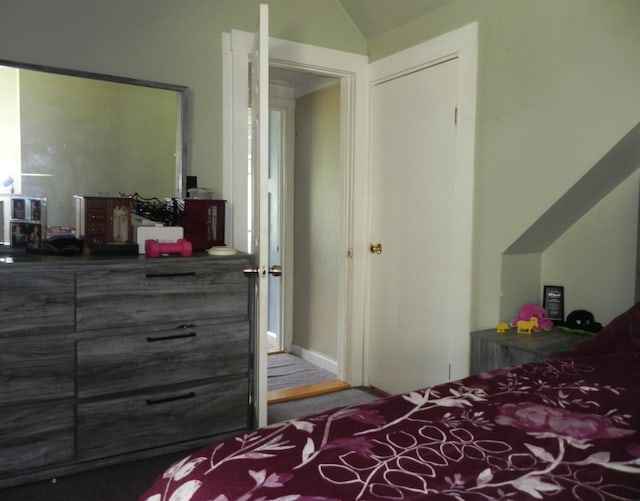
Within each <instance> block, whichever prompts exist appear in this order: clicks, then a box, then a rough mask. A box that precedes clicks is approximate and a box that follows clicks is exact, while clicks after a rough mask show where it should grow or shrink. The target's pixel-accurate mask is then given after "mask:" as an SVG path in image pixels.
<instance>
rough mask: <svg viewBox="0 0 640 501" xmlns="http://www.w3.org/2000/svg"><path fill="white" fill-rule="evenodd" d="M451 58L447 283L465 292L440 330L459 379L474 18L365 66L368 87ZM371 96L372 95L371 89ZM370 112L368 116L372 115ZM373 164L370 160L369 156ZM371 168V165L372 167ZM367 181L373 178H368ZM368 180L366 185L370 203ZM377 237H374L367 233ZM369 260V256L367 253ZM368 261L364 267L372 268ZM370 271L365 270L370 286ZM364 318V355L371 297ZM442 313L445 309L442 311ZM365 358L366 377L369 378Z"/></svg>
mask: <svg viewBox="0 0 640 501" xmlns="http://www.w3.org/2000/svg"><path fill="white" fill-rule="evenodd" d="M452 57H456V58H457V59H458V86H457V126H456V141H455V176H456V177H455V185H456V186H455V195H454V200H453V201H452V207H453V208H454V209H453V210H454V214H453V219H454V220H455V222H456V224H454V225H453V229H452V241H453V242H454V245H453V246H452V249H451V258H452V259H453V260H454V261H455V263H456V267H455V268H454V269H453V270H452V276H451V281H452V283H454V284H456V286H457V287H456V290H460V291H463V292H462V293H461V294H460V295H459V296H456V297H455V298H451V299H450V301H451V303H452V304H453V303H454V302H455V308H453V307H452V308H450V311H449V312H446V314H447V315H448V316H449V319H448V320H449V322H448V325H451V326H453V332H447V333H442V334H443V335H447V336H450V337H451V343H450V352H449V354H448V355H449V361H450V364H451V369H450V371H449V372H450V374H449V379H450V380H453V379H460V378H462V377H466V376H468V375H469V353H470V338H469V335H470V327H471V309H472V303H471V297H472V295H471V288H472V257H473V248H472V245H473V241H472V240H473V239H472V237H473V220H472V219H473V194H474V170H475V129H476V92H477V83H476V82H477V63H478V23H477V22H473V23H470V24H467V25H465V26H462V27H461V28H458V29H455V30H453V31H450V32H448V33H445V34H443V35H440V36H438V37H435V38H433V39H431V40H427V41H425V42H423V43H420V44H418V45H415V46H413V47H410V48H408V49H405V50H402V51H399V52H396V53H394V54H391V55H390V56H387V57H385V58H382V59H380V60H378V61H375V62H373V63H371V64H370V65H369V78H370V83H369V88H371V87H372V86H373V85H376V84H377V83H379V82H384V81H388V80H390V79H393V78H398V77H401V76H403V75H407V74H409V73H412V72H414V71H418V70H420V69H422V68H426V67H428V66H431V65H434V64H437V63H438V62H441V61H445V60H447V59H450V58H452ZM369 95H370V96H372V95H373V94H372V93H371V92H370V93H369ZM370 116H371V115H370ZM370 162H371V159H370ZM372 168H373V166H372V165H371V166H370V170H371V169H372ZM369 180H370V181H371V180H372V179H371V177H370V178H369ZM372 189H373V186H372V184H369V190H370V194H369V197H368V198H369V200H370V201H371V203H376V202H377V201H375V200H371V198H372V196H371V190H372ZM370 238H371V239H373V240H368V241H370V242H374V241H376V240H375V238H376V236H375V235H370ZM369 258H371V255H369ZM370 263H371V261H370V259H368V260H367V270H370ZM369 279H370V275H369V274H367V287H366V290H367V291H368V290H369ZM366 305H367V306H366V312H365V314H366V321H365V332H366V333H367V334H366V336H365V343H366V344H365V349H364V353H365V357H366V354H367V353H368V343H369V333H370V330H369V298H368V297H367V299H366ZM443 313H445V312H443ZM366 365H367V364H366V362H365V374H366V376H365V381H367V380H368V373H367V367H366Z"/></svg>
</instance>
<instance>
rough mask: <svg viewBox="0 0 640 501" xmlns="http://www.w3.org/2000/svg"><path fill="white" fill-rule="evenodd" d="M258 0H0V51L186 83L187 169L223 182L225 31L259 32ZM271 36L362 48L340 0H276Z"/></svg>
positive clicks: (213, 183)
mask: <svg viewBox="0 0 640 501" xmlns="http://www.w3.org/2000/svg"><path fill="white" fill-rule="evenodd" d="M260 3H261V2H260V1H258V0H108V1H105V0H56V1H55V2H52V1H50V0H2V2H1V3H0V59H8V60H15V61H21V62H28V63H35V64H43V65H48V66H58V67H63V68H70V69H76V70H85V71H92V72H98V73H110V74H114V75H120V76H126V77H132V78H139V79H144V80H153V81H158V82H165V83H170V84H176V85H185V86H188V87H189V88H190V89H191V103H190V108H191V109H190V130H191V138H190V139H191V144H190V151H191V158H190V160H191V166H192V168H191V171H192V172H191V173H192V174H195V175H197V176H198V178H199V185H200V186H206V187H209V188H213V189H214V191H217V192H218V193H220V192H221V190H222V167H221V164H222V33H223V32H230V31H231V30H232V29H239V30H244V31H255V30H256V27H257V19H258V6H259V4H260ZM263 3H268V4H269V10H270V13H269V17H270V32H271V36H274V37H277V38H284V39H289V40H294V41H297V42H303V43H309V44H314V45H320V46H325V47H331V48H336V49H342V50H346V51H350V52H357V53H360V54H364V53H365V52H366V43H365V40H364V38H363V37H362V36H361V35H360V33H359V32H358V31H357V30H356V28H355V27H354V25H353V23H352V21H351V19H350V18H349V17H348V16H347V14H346V12H345V11H344V9H343V8H342V6H341V5H340V4H339V3H338V2H337V0H323V1H317V0H272V1H269V2H263Z"/></svg>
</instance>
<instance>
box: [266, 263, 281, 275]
mask: <svg viewBox="0 0 640 501" xmlns="http://www.w3.org/2000/svg"><path fill="white" fill-rule="evenodd" d="M269 273H270V274H271V275H273V276H274V277H279V276H280V275H282V266H280V265H278V264H274V265H273V266H272V267H271V268H269Z"/></svg>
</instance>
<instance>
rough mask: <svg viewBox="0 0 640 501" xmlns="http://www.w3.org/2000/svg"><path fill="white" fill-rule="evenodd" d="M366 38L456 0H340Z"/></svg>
mask: <svg viewBox="0 0 640 501" xmlns="http://www.w3.org/2000/svg"><path fill="white" fill-rule="evenodd" d="M338 1H339V2H340V3H341V4H342V6H343V7H344V9H345V10H346V11H347V14H349V16H350V17H351V19H353V22H354V24H355V25H356V27H357V28H358V30H359V31H360V33H362V36H364V38H365V39H367V40H369V39H371V38H374V37H376V36H378V35H380V34H381V33H384V32H385V31H389V30H392V29H394V28H397V27H398V26H402V25H403V24H405V23H407V22H408V21H411V20H412V19H414V18H416V17H420V16H423V15H424V14H427V13H428V12H431V11H432V10H435V9H438V8H439V7H442V6H443V5H446V4H448V3H451V2H453V1H454V0H338Z"/></svg>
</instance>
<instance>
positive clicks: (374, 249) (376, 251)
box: [369, 242, 382, 255]
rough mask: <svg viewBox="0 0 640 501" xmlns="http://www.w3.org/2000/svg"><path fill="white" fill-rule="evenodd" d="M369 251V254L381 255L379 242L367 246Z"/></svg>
mask: <svg viewBox="0 0 640 501" xmlns="http://www.w3.org/2000/svg"><path fill="white" fill-rule="evenodd" d="M369 249H370V250H371V254H378V255H380V254H382V244H381V243H379V242H378V243H377V244H369Z"/></svg>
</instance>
